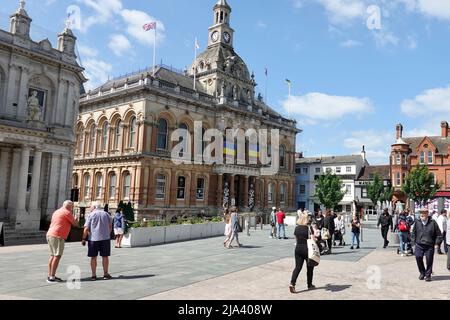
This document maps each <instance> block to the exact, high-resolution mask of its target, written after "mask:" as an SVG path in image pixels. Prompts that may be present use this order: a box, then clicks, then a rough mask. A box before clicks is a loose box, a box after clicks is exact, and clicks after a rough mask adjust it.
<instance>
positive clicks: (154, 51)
mask: <svg viewBox="0 0 450 320" xmlns="http://www.w3.org/2000/svg"><path fill="white" fill-rule="evenodd" d="M156 28H157V27H156V24H155V37H154V40H155V41H154V43H153V76H155V73H156Z"/></svg>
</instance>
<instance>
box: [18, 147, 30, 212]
mask: <svg viewBox="0 0 450 320" xmlns="http://www.w3.org/2000/svg"><path fill="white" fill-rule="evenodd" d="M29 163H30V147H29V146H22V153H21V155H20V169H19V175H18V177H17V178H18V181H19V185H18V188H17V202H16V203H17V204H16V209H17V211H18V212H19V211H25V205H26V199H27V180H28V165H29Z"/></svg>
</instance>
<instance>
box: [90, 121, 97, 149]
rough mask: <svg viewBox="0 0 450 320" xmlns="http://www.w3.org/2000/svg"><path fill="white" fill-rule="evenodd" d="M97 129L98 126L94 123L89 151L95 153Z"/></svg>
mask: <svg viewBox="0 0 450 320" xmlns="http://www.w3.org/2000/svg"><path fill="white" fill-rule="evenodd" d="M95 131H96V127H95V124H93V125H92V126H91V130H90V132H89V153H90V154H93V153H94V152H95V150H94V147H95V133H96V132H95Z"/></svg>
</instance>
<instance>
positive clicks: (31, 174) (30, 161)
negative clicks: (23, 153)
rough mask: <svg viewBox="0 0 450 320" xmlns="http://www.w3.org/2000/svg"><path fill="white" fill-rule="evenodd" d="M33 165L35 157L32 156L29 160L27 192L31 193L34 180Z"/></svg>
mask: <svg viewBox="0 0 450 320" xmlns="http://www.w3.org/2000/svg"><path fill="white" fill-rule="evenodd" d="M33 163H34V156H31V157H30V158H29V160H28V178H27V192H31V183H32V178H33ZM39 171H40V168H39Z"/></svg>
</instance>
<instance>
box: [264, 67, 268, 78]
mask: <svg viewBox="0 0 450 320" xmlns="http://www.w3.org/2000/svg"><path fill="white" fill-rule="evenodd" d="M265 73H266V77H267V76H268V75H269V71H268V70H267V68H266V72H265Z"/></svg>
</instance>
